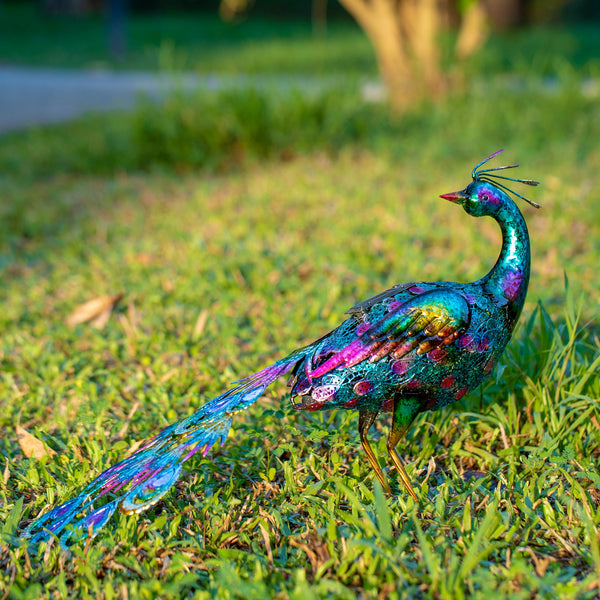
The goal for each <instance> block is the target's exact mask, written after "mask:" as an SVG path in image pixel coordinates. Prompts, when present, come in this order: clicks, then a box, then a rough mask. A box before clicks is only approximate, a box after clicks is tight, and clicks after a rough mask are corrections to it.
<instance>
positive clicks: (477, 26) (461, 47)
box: [454, 2, 488, 59]
mask: <svg viewBox="0 0 600 600" xmlns="http://www.w3.org/2000/svg"><path fill="white" fill-rule="evenodd" d="M487 32H488V26H487V15H486V13H485V9H484V8H483V5H482V4H480V3H479V2H474V3H473V4H471V5H470V6H469V7H468V8H467V10H466V11H465V13H464V14H463V18H462V23H461V26H460V31H459V32H458V39H457V40H456V47H455V48H454V53H455V54H456V56H457V57H458V58H460V59H463V58H467V56H470V55H471V54H473V52H476V51H477V50H479V48H481V46H483V42H484V41H485V38H486V37H487Z"/></svg>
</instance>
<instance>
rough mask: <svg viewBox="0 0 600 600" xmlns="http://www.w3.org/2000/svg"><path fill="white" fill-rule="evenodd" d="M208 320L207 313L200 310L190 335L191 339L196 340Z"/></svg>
mask: <svg viewBox="0 0 600 600" xmlns="http://www.w3.org/2000/svg"><path fill="white" fill-rule="evenodd" d="M207 320H208V311H207V310H202V311H200V314H199V315H198V319H196V325H194V332H193V333H192V339H193V340H197V339H198V338H199V337H200V336H201V335H202V332H203V331H204V327H205V326H206V321H207Z"/></svg>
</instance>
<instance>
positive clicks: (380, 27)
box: [339, 0, 418, 111]
mask: <svg viewBox="0 0 600 600" xmlns="http://www.w3.org/2000/svg"><path fill="white" fill-rule="evenodd" d="M339 1H340V4H342V6H344V8H345V9H346V10H347V11H348V12H349V13H350V14H351V15H352V16H353V17H354V18H355V19H356V21H357V22H358V24H359V25H360V26H361V27H362V28H363V30H364V31H365V33H366V34H367V36H368V38H369V39H370V41H371V43H372V44H373V48H374V50H375V56H376V58H377V64H378V65H379V70H380V72H381V76H382V77H383V80H384V82H385V84H386V87H387V89H388V95H389V100H390V103H391V105H392V107H393V108H394V109H395V110H398V111H401V110H403V109H405V108H406V107H407V106H408V105H410V103H411V102H412V101H413V100H414V99H415V98H416V97H417V96H418V85H415V81H414V77H413V72H412V68H411V65H410V60H409V57H408V55H407V52H406V48H405V46H404V36H403V33H402V31H401V29H400V27H399V24H398V14H397V11H396V2H395V1H394V0H371V2H369V3H368V4H367V2H365V0H339Z"/></svg>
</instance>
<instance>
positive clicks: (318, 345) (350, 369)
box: [25, 151, 539, 542]
mask: <svg viewBox="0 0 600 600" xmlns="http://www.w3.org/2000/svg"><path fill="white" fill-rule="evenodd" d="M500 152H501V151H500ZM497 154H499V152H496V153H495V154H492V156H490V157H488V158H486V159H485V160H484V161H482V162H481V163H479V164H478V165H477V166H476V167H475V168H474V169H473V173H472V177H473V182H472V183H470V184H469V185H468V186H467V187H466V188H465V189H464V190H462V191H460V192H453V193H451V194H443V195H442V196H441V197H442V198H445V199H446V200H450V201H451V202H454V203H456V204H460V205H461V206H462V207H463V208H464V210H465V211H466V212H467V213H468V214H469V215H472V216H474V217H484V216H489V217H492V218H494V219H495V220H496V221H497V222H498V224H499V225H500V228H501V230H502V250H501V251H500V256H499V258H498V260H497V261H496V264H495V265H494V267H493V268H492V270H491V271H490V272H489V273H488V274H487V275H485V277H482V278H481V279H479V280H478V281H475V282H474V283H451V282H446V281H442V282H435V283H429V282H417V283H404V284H398V285H396V286H394V287H393V288H391V289H389V290H387V291H385V292H382V293H380V294H378V295H376V296H374V297H373V298H370V299H369V300H365V301H364V302H361V303H360V304H357V305H356V306H354V307H353V308H351V309H350V310H349V311H348V314H349V317H348V318H347V319H346V320H345V321H344V322H343V323H342V324H341V325H340V326H339V327H338V328H337V329H334V330H333V331H331V332H330V333H328V334H326V335H324V336H323V337H322V338H321V339H319V340H317V341H316V342H314V343H312V344H310V345H308V346H306V347H304V348H301V349H299V350H296V351H295V352H292V353H291V354H289V355H288V356H286V357H285V358H282V359H280V360H278V361H277V362H275V363H274V364H272V365H271V366H269V367H266V368H265V369H262V370H261V371H258V372H257V373H255V374H254V375H250V376H249V377H247V378H245V379H242V380H241V381H240V382H238V385H237V386H236V387H234V388H233V389H231V390H229V391H226V392H225V393H224V394H222V395H221V396H218V397H217V398H215V399H213V400H211V401H210V402H208V403H206V404H205V405H204V406H202V407H201V408H200V409H199V410H198V411H197V412H196V413H194V414H193V415H191V416H190V417H187V418H185V419H183V420H181V421H179V422H177V423H175V424H173V425H170V426H169V427H167V428H165V429H163V430H162V431H161V432H160V433H158V434H156V435H155V436H154V437H152V438H150V439H149V440H147V441H146V442H145V443H144V444H143V445H142V446H141V447H140V448H139V449H138V450H136V451H135V452H134V453H133V454H132V455H131V456H129V457H127V458H125V459H124V460H122V461H121V462H119V463H117V464H116V465H114V466H112V467H110V468H109V469H107V470H106V471H105V472H104V473H102V474H101V475H99V476H98V477H97V478H96V479H95V480H94V481H92V482H91V483H90V484H89V485H88V486H87V487H86V488H85V489H83V490H82V492H81V493H80V494H78V495H77V496H75V497H74V498H72V499H71V500H68V501H67V502H64V503H63V504H61V505H60V506H58V507H56V508H54V509H53V510H51V511H50V512H48V513H46V514H44V515H42V516H40V517H38V518H37V519H36V520H35V521H33V522H32V523H31V524H30V525H29V527H28V528H27V530H26V532H25V535H26V536H27V537H29V538H30V539H31V540H32V541H34V542H36V541H39V540H41V539H44V538H47V537H49V536H51V535H57V536H60V538H61V541H62V542H64V541H66V539H68V538H69V537H70V536H71V535H72V534H73V533H75V534H76V537H83V536H85V535H88V534H91V535H95V534H96V533H97V532H98V531H99V530H100V529H101V528H102V527H103V526H104V525H105V524H106V523H107V521H108V520H109V518H110V517H111V515H112V514H113V513H114V512H115V510H116V509H117V508H118V509H120V510H121V512H124V513H126V514H130V513H139V512H141V511H143V510H146V509H147V508H149V507H150V506H152V505H153V504H155V503H156V502H157V501H158V500H159V499H160V498H161V497H162V496H163V495H164V494H165V493H166V492H167V491H168V490H169V489H170V488H171V487H172V486H173V485H174V483H175V482H176V481H177V479H178V478H179V476H180V474H181V470H182V467H183V463H184V462H186V461H187V460H188V459H189V458H191V457H192V456H193V455H194V454H195V453H196V452H200V453H201V454H202V455H203V456H204V455H206V453H207V452H208V451H209V450H210V449H211V447H212V446H213V445H214V444H215V443H216V442H217V441H219V442H220V443H221V444H223V443H224V441H225V438H226V437H227V433H228V431H229V428H230V426H231V421H232V417H233V415H234V414H235V413H237V412H239V411H241V410H245V409H247V408H249V407H250V406H251V405H252V404H254V402H256V400H258V398H260V396H261V395H262V393H263V392H264V391H265V388H266V387H267V386H268V385H269V384H271V383H272V382H273V381H275V379H277V378H278V377H280V376H281V375H283V374H285V373H289V374H290V375H291V377H290V381H289V386H290V387H291V396H292V402H293V406H294V408H296V409H298V410H311V411H312V410H325V409H333V408H342V409H352V410H357V411H358V414H359V418H358V430H359V433H360V440H361V443H362V446H363V448H364V450H365V452H366V454H367V458H368V459H369V462H370V463H371V466H372V467H373V470H374V472H375V475H377V478H378V479H379V481H380V482H381V485H382V486H383V488H384V489H385V490H386V491H387V492H389V491H390V488H389V485H388V484H387V481H386V478H385V476H384V474H383V472H382V470H381V467H380V466H379V462H378V460H377V458H376V457H375V454H374V453H373V450H372V449H371V446H370V444H369V441H368V438H367V433H368V431H369V428H370V426H371V425H372V423H373V422H374V421H375V419H376V417H377V415H378V414H379V413H381V412H387V411H391V413H392V425H391V430H390V433H389V437H388V439H387V449H388V452H389V454H390V457H391V460H392V462H393V464H394V465H395V467H396V469H397V471H398V474H399V477H400V478H401V480H402V483H403V484H404V486H405V488H406V491H407V492H408V493H409V494H410V495H411V496H412V497H413V498H414V499H415V500H417V495H416V494H415V492H414V490H413V488H412V485H411V483H410V480H409V478H408V475H407V474H406V471H405V470H404V467H403V466H402V463H401V461H400V457H399V456H398V454H397V452H396V445H397V444H398V442H399V441H400V440H401V439H402V438H403V437H404V435H405V434H406V432H407V430H408V428H409V426H410V424H411V423H412V421H413V419H414V418H415V416H416V415H417V414H419V413H420V412H422V411H425V410H434V409H438V408H441V407H443V406H446V405H447V404H451V403H452V402H454V401H455V400H458V399H459V398H462V397H463V396H464V395H465V394H466V393H467V392H469V391H471V390H473V389H474V388H475V387H477V386H478V385H479V383H480V382H481V381H482V379H483V378H484V377H485V376H486V375H488V374H489V373H490V371H491V369H492V367H493V365H494V363H495V362H496V360H497V359H498V357H499V356H500V354H501V353H502V351H503V350H504V348H505V346H506V344H507V343H508V341H509V339H510V337H511V334H512V331H513V329H514V327H515V324H516V322H517V319H518V318H519V314H520V313H521V309H522V308H523V303H524V301H525V295H526V293H527V286H528V283H529V268H530V249H529V235H528V232H527V227H526V225H525V221H524V219H523V216H522V215H521V213H520V211H519V209H518V208H517V206H516V204H515V203H514V202H513V200H512V199H511V197H510V195H509V194H513V195H514V196H518V197H519V198H522V199H523V200H526V201H527V202H529V204H531V205H533V206H535V207H536V208H539V205H538V204H536V203H534V202H531V201H530V200H527V199H526V198H524V197H523V196H521V195H520V194H518V193H517V192H515V191H513V190H511V189H509V188H508V187H507V183H506V182H518V183H523V184H527V185H537V183H538V182H537V181H532V180H529V179H515V178H512V177H505V176H503V175H500V174H499V173H498V172H499V171H501V170H504V169H512V168H514V167H516V166H518V165H508V166H504V167H496V168H481V167H482V166H483V165H484V164H485V163H487V161H489V160H490V159H491V158H493V157H494V156H496V155H497ZM106 500H108V502H106ZM69 525H71V526H70V527H69Z"/></svg>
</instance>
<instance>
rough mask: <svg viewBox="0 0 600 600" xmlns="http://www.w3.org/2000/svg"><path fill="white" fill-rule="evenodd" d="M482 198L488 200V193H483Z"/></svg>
mask: <svg viewBox="0 0 600 600" xmlns="http://www.w3.org/2000/svg"><path fill="white" fill-rule="evenodd" d="M481 199H482V200H483V201H484V202H487V201H488V195H487V194H483V195H482V196H481Z"/></svg>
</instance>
